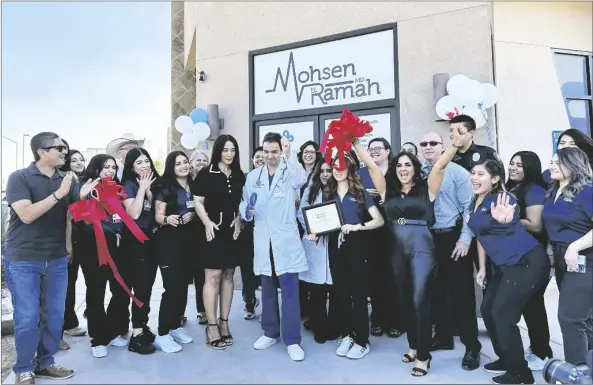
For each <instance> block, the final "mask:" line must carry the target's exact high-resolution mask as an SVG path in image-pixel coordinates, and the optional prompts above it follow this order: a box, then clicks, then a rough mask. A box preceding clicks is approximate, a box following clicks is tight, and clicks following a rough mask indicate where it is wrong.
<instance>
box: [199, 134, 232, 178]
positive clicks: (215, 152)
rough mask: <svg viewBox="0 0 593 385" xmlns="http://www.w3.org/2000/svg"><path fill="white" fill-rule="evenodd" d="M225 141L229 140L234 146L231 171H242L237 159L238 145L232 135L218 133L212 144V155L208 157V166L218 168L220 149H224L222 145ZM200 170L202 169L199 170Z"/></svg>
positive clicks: (220, 156) (220, 157)
mask: <svg viewBox="0 0 593 385" xmlns="http://www.w3.org/2000/svg"><path fill="white" fill-rule="evenodd" d="M226 142H231V143H233V145H234V146H235V157H234V158H233V162H232V163H231V172H232V173H235V172H238V173H243V172H242V171H241V163H240V160H239V158H240V157H239V145H238V144H237V140H236V139H235V137H234V136H232V135H227V134H224V135H220V136H219V137H218V138H216V141H214V145H213V146H212V157H211V158H210V166H214V167H216V168H218V163H219V162H220V161H221V159H222V150H224V145H225V144H226ZM200 171H202V170H200Z"/></svg>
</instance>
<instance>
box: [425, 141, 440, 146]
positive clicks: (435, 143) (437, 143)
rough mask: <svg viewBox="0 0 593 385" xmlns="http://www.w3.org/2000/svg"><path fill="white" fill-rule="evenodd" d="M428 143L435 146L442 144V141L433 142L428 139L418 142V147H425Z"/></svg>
mask: <svg viewBox="0 0 593 385" xmlns="http://www.w3.org/2000/svg"><path fill="white" fill-rule="evenodd" d="M429 144H430V147H436V146H438V145H439V144H443V143H441V142H433V141H430V142H420V147H426V146H428V145H429Z"/></svg>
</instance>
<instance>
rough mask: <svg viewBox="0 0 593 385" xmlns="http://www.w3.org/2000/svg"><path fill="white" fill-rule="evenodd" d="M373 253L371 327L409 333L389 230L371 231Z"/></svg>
mask: <svg viewBox="0 0 593 385" xmlns="http://www.w3.org/2000/svg"><path fill="white" fill-rule="evenodd" d="M368 233H369V237H370V238H371V241H370V242H372V253H368V258H367V263H368V265H369V269H368V270H369V274H370V276H369V280H370V281H369V282H370V285H369V286H370V298H371V326H372V327H375V326H378V327H380V328H381V329H383V330H389V329H397V330H399V331H405V330H406V325H405V321H406V319H405V317H404V314H405V313H406V311H405V310H404V308H403V304H401V303H399V298H400V296H399V294H398V289H397V285H396V283H395V277H394V275H393V270H392V269H391V264H390V262H389V250H388V245H389V230H388V229H387V228H386V227H381V228H378V229H376V230H372V231H369V232H368Z"/></svg>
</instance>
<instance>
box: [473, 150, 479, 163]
mask: <svg viewBox="0 0 593 385" xmlns="http://www.w3.org/2000/svg"><path fill="white" fill-rule="evenodd" d="M472 160H473V161H474V162H477V161H479V160H480V153H478V152H474V155H473V156H472Z"/></svg>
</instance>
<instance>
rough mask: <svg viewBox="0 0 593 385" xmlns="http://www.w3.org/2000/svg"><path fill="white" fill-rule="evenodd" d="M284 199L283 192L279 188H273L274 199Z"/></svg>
mask: <svg viewBox="0 0 593 385" xmlns="http://www.w3.org/2000/svg"><path fill="white" fill-rule="evenodd" d="M283 197H284V191H282V189H281V188H280V187H279V186H276V187H275V188H274V198H283Z"/></svg>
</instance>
